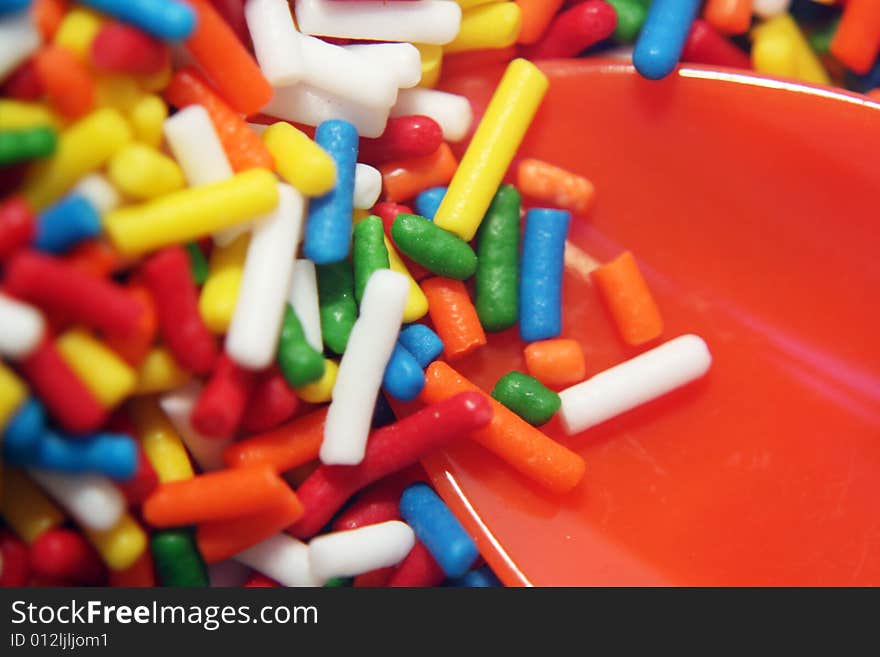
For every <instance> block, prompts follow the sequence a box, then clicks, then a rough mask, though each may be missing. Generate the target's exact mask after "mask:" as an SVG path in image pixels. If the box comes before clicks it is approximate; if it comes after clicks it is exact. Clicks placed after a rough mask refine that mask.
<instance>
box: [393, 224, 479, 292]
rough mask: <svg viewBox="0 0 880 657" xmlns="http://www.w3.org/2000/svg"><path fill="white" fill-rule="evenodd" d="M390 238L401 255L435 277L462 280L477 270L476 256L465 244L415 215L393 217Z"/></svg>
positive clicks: (455, 236) (458, 238)
mask: <svg viewBox="0 0 880 657" xmlns="http://www.w3.org/2000/svg"><path fill="white" fill-rule="evenodd" d="M391 236H392V237H393V238H394V243H395V244H396V245H397V246H398V248H400V251H401V252H402V253H404V254H406V255H407V256H409V257H410V258H412V259H413V260H414V261H416V262H417V263H419V264H420V265H422V267H424V268H425V269H428V270H429V271H431V272H433V273H435V274H437V275H438V276H445V277H446V278H454V279H456V280H459V281H463V280H465V279H467V278H470V277H471V276H473V275H474V272H475V271H476V269H477V254H476V253H474V250H473V249H472V248H471V247H470V246H469V245H468V243H467V242H465V241H464V240H463V239H461V238H460V237H458V236H457V235H453V234H452V233H450V232H449V231H446V230H443V229H442V228H440V226H437V225H436V224H435V223H434V222H433V221H429V220H427V219H425V218H424V217H420V216H419V215H417V214H406V213H401V214H399V215H397V217H396V218H395V219H394V223H393V224H392V226H391Z"/></svg>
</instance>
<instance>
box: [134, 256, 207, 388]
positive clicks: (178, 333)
mask: <svg viewBox="0 0 880 657" xmlns="http://www.w3.org/2000/svg"><path fill="white" fill-rule="evenodd" d="M141 272H142V274H143V277H144V282H145V283H146V285H147V288H148V289H149V290H150V293H151V294H152V295H153V301H154V302H155V303H156V313H157V315H158V318H159V331H160V333H161V334H162V337H163V338H164V340H165V343H166V344H167V345H168V348H169V349H170V350H171V353H172V354H173V355H174V359H175V360H176V361H177V362H178V364H179V365H180V366H181V367H182V368H184V369H186V370H189V371H191V372H195V373H196V374H207V373H208V372H210V371H211V369H212V368H213V366H214V361H215V360H216V359H217V344H216V342H215V341H214V336H213V335H211V333H210V331H208V328H207V327H206V326H205V323H204V322H203V321H202V316H201V315H200V314H199V305H198V304H199V299H198V290H197V289H196V285H195V283H194V282H193V278H192V274H191V273H190V264H189V255H188V254H187V252H186V251H185V250H184V248H183V247H181V246H172V247H168V248H167V249H163V250H162V251H159V252H158V253H157V254H155V255H154V256H153V257H151V258H150V259H149V260H148V261H147V262H146V263H145V264H144V266H143V267H142V269H141Z"/></svg>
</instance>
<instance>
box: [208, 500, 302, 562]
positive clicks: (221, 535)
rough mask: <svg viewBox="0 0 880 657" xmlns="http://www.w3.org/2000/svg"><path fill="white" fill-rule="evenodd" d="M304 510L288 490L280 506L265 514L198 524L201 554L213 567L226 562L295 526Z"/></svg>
mask: <svg viewBox="0 0 880 657" xmlns="http://www.w3.org/2000/svg"><path fill="white" fill-rule="evenodd" d="M303 511H304V509H303V505H302V504H301V503H300V501H299V498H297V496H296V494H295V493H294V492H293V491H292V490H290V489H289V488H288V489H287V493H286V494H285V495H284V496H283V497H282V498H281V499H280V500H279V501H278V502H277V503H276V504H273V505H272V506H270V507H268V508H266V509H264V510H262V511H258V512H256V513H252V514H248V515H245V516H241V517H240V518H233V519H231V520H219V521H217V522H206V523H203V524H201V525H198V527H196V543H197V544H198V546H199V552H201V554H202V557H203V558H204V559H205V561H206V562H207V563H209V564H210V563H217V562H218V561H223V560H224V559H228V558H229V557H231V556H233V555H235V554H238V553H239V552H241V551H242V550H246V549H247V548H249V547H251V546H252V545H256V544H257V543H259V542H260V541H263V540H265V539H267V538H269V537H270V536H272V535H273V534H277V533H278V532H280V531H281V530H283V529H284V528H285V527H288V526H290V525H292V524H293V523H294V522H296V521H297V520H299V519H300V517H301V516H302V514H303Z"/></svg>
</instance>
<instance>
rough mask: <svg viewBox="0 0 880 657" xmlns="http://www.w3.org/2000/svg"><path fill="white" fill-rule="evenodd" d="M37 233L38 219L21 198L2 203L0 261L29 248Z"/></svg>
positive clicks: (0, 212) (0, 215)
mask: <svg viewBox="0 0 880 657" xmlns="http://www.w3.org/2000/svg"><path fill="white" fill-rule="evenodd" d="M36 232H37V224H36V217H35V216H34V213H33V212H31V209H30V206H29V205H28V203H27V201H25V200H24V199H23V198H22V197H20V196H13V197H11V198H8V199H6V200H5V201H3V203H0V260H4V259H6V258H8V257H9V256H10V255H11V254H12V253H13V252H14V251H16V250H18V249H20V248H22V247H25V246H27V245H28V244H30V242H31V240H32V239H33V238H34V235H35V234H36Z"/></svg>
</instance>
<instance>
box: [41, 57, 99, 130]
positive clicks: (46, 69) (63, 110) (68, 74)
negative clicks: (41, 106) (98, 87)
mask: <svg viewBox="0 0 880 657" xmlns="http://www.w3.org/2000/svg"><path fill="white" fill-rule="evenodd" d="M34 66H35V68H36V71H37V77H38V78H39V80H40V82H41V83H42V85H43V89H45V91H46V95H47V96H48V97H49V103H50V104H51V105H52V107H53V108H55V109H56V110H57V111H58V113H59V114H61V115H62V116H64V117H66V118H68V119H76V118H79V117H81V116H83V115H85V114H87V113H88V112H89V110H91V109H92V107H93V106H94V104H95V80H94V79H93V78H92V75H91V73H90V72H89V69H88V67H87V66H86V65H85V64H84V63H83V62H82V61H80V59H79V57H77V56H76V55H75V54H74V53H72V52H70V51H69V50H67V49H66V48H62V47H60V46H54V45H49V46H46V47H45V48H43V49H42V50H41V51H40V52H39V53H38V54H37V56H36V57H35V58H34Z"/></svg>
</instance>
